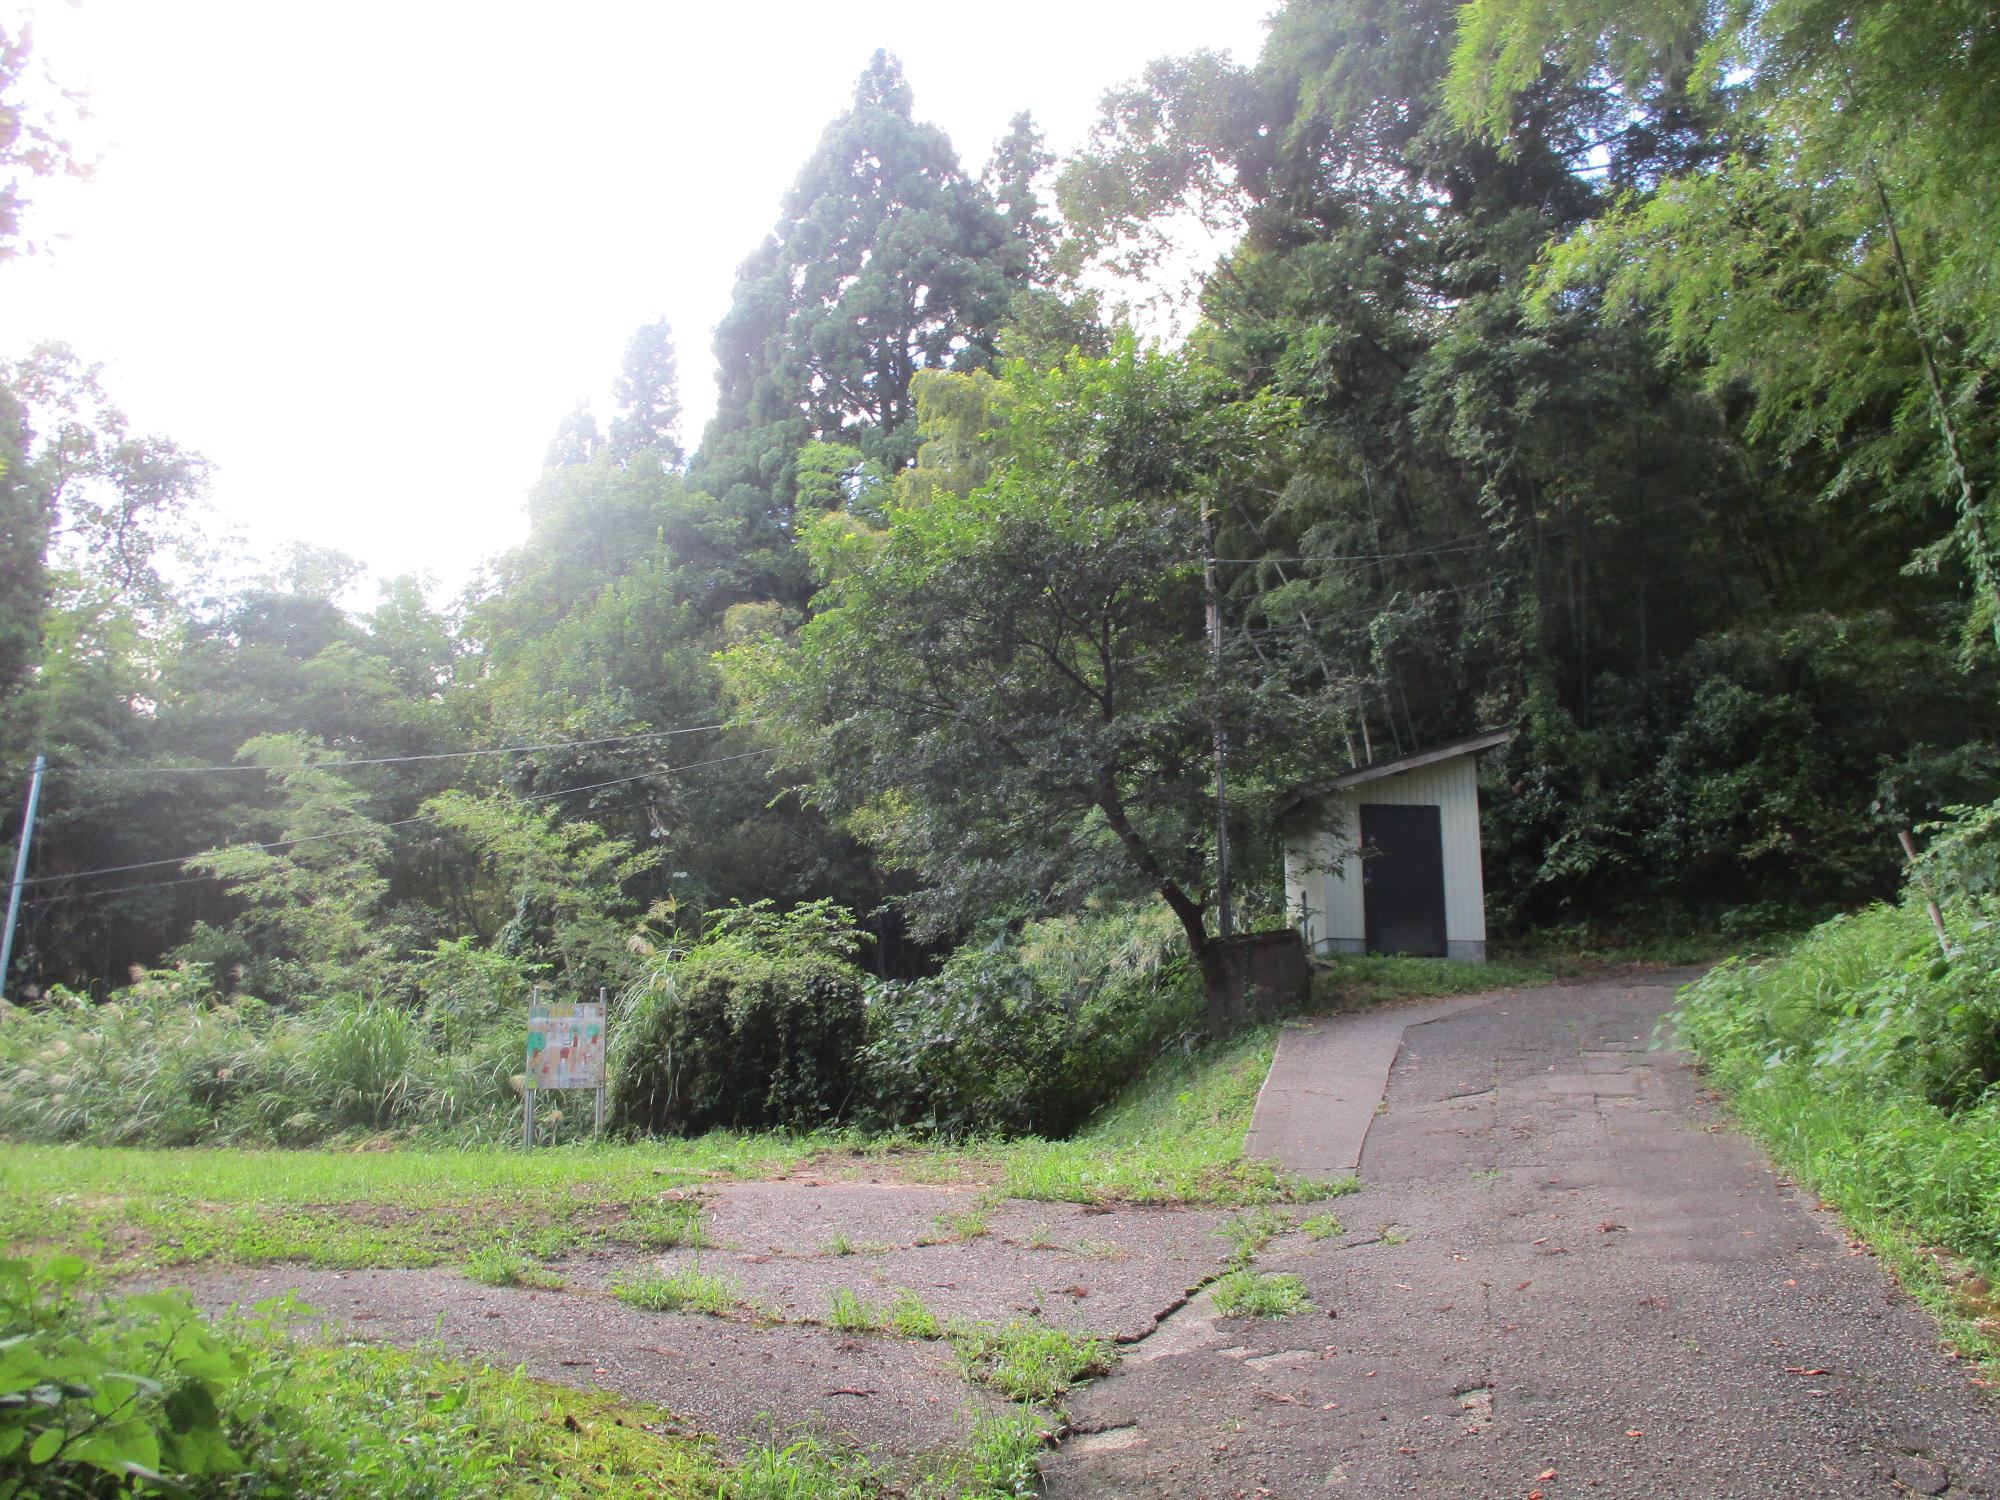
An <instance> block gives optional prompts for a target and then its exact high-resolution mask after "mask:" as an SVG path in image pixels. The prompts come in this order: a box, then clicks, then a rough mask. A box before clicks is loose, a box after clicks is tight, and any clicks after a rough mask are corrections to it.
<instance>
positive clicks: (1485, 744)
mask: <svg viewBox="0 0 2000 1500" xmlns="http://www.w3.org/2000/svg"><path fill="white" fill-rule="evenodd" d="M1512 738H1514V731H1513V730H1511V729H1485V730H1481V731H1480V732H1479V733H1478V734H1471V735H1467V736H1466V737H1465V738H1464V739H1459V740H1447V741H1446V742H1445V743H1444V744H1442V745H1432V746H1431V747H1430V748H1429V749H1428V750H1412V751H1411V752H1410V753H1409V754H1408V755H1398V756H1394V757H1392V758H1391V759H1389V760H1374V761H1370V762H1369V763H1368V764H1367V765H1365V766H1354V767H1352V768H1350V769H1348V770H1345V771H1342V772H1341V773H1340V774H1339V775H1337V776H1335V777H1333V778H1332V779H1330V780H1327V781H1322V782H1317V783H1315V784H1314V785H1312V786H1310V787H1301V788H1300V789H1299V790H1298V791H1296V792H1293V793H1292V794H1291V795H1290V796H1289V797H1287V798H1285V800H1284V801H1283V802H1281V803H1280V804H1279V805H1278V816H1279V817H1281V818H1282V817H1287V816H1289V815H1290V814H1291V813H1293V812H1295V811H1297V810H1298V808H1299V807H1300V806H1302V805H1303V804H1305V803H1308V802H1313V801H1316V800H1318V799H1319V798H1321V797H1324V796H1325V795H1326V794H1327V793H1329V792H1338V791H1344V790H1346V789H1347V788H1348V787H1351V786H1360V785H1362V784H1363V783H1364V782H1370V781H1380V780H1381V779H1382V778H1383V777H1385V776H1400V775H1401V774H1402V773H1403V772H1405V771H1414V770H1416V769H1417V767H1419V766H1431V765H1436V764H1437V763H1438V762H1439V761H1441V760H1450V759H1452V758H1453V757H1454V756H1459V755H1477V754H1478V753H1479V752H1480V751H1481V750H1491V749H1493V748H1494V747H1495V746H1497V745H1504V744H1506V743H1507V741H1509V740H1511V739H1512Z"/></svg>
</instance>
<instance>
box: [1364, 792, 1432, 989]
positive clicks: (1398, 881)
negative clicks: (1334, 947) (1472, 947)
mask: <svg viewBox="0 0 2000 1500" xmlns="http://www.w3.org/2000/svg"><path fill="white" fill-rule="evenodd" d="M1361 844H1362V856H1361V892H1362V895H1361V905H1362V912H1363V916H1364V920H1365V922H1366V924H1367V937H1368V951H1369V952H1370V953H1412V954H1416V955H1418V956H1419V957H1423V958H1443V957H1444V956H1445V935H1444V825H1443V821H1442V819H1441V818H1440V816H1439V812H1438V809H1437V808H1436V807H1431V806H1406V805H1403V804H1400V803H1388V802H1383V803H1373V804H1370V803H1363V804H1362V806H1361Z"/></svg>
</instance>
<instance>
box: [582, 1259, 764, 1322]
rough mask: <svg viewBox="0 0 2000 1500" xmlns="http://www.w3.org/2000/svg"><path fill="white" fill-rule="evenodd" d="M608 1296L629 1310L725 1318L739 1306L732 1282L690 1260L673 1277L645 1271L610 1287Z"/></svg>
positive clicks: (616, 1282)
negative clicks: (629, 1308)
mask: <svg viewBox="0 0 2000 1500" xmlns="http://www.w3.org/2000/svg"><path fill="white" fill-rule="evenodd" d="M611 1295H612V1296H614V1297H616V1298H617V1299H618V1300H619V1301H620V1302H623V1303H625V1304H626V1305H627V1306H630V1307H637V1308H643V1309H644V1310H645V1311H647V1312H690V1313H704V1314H706V1315H707V1316H709V1317H712V1318H720V1317H725V1316H727V1315H728V1314H729V1313H732V1312H734V1311H735V1310H736V1309H737V1307H738V1306H739V1305H740V1301H741V1299H740V1297H739V1295H738V1292H737V1288H736V1285H735V1284H734V1283H733V1282H728V1281H724V1280H723V1279H722V1278H721V1277H719V1276H710V1275H708V1274H706V1273H705V1272H704V1271H703V1270H702V1269H701V1266H700V1264H699V1263H698V1262H694V1261H690V1262H689V1263H688V1264H687V1265H685V1266H682V1267H681V1268H680V1269H679V1270H678V1271H675V1272H674V1273H673V1274H672V1275H665V1274H663V1273H661V1272H659V1271H645V1272H641V1273H640V1274H639V1275H637V1276H631V1277H627V1278H625V1279H623V1280H620V1281H615V1282H613V1283H612V1284H611Z"/></svg>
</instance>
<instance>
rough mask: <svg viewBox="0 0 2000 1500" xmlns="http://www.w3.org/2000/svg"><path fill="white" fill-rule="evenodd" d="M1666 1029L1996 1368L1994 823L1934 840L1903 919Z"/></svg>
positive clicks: (1978, 822) (1746, 975)
mask: <svg viewBox="0 0 2000 1500" xmlns="http://www.w3.org/2000/svg"><path fill="white" fill-rule="evenodd" d="M1933 899H1935V900H1936V901H1937V903H1938V905H1939V907H1940V909H1941V915H1942V918H1943V923H1944V928H1945V943H1941V942H1940V941H1939V936H1938V933H1937V931H1936V930H1935V928H1934V927H1933V925H1932V921H1931V918H1930V916H1929V914H1928V912H1927V910H1926V905H1927V902H1928V901H1930V900H1933ZM1946 943H1948V945H1949V951H1946ZM1675 1022H1676V1025H1677V1027H1678V1029H1679V1031H1680V1034H1681V1035H1682V1036H1683V1037H1684V1038H1685V1039H1686V1040H1687V1042H1688V1043H1689V1044H1690V1045H1692V1046H1693V1047H1694V1049H1695V1050H1696V1051H1697V1052H1698V1053H1699V1054H1700V1056H1701V1059H1702V1062H1703V1064H1704V1066H1705V1068H1706V1069H1707V1071H1708V1073H1709V1075H1710V1076H1711V1077H1712V1078H1713V1079H1715V1081H1716V1082H1717V1083H1718V1084H1720V1085H1721V1086H1722V1087H1723V1088H1724V1089H1725V1090H1726V1091H1727V1093H1728V1095H1729V1099H1730V1104H1731V1107H1732V1109H1733V1110H1734V1111H1735V1113H1736V1115H1737V1117H1738V1118H1739V1119H1741V1120H1742V1121H1743V1122H1744V1123H1745V1124H1746V1125H1747V1126H1748V1127H1749V1128H1750V1129H1751V1130H1752V1131H1754V1132H1755V1133H1756V1134H1757V1136H1758V1137H1759V1138H1760V1139H1762V1140H1763V1141H1764V1142H1765V1143H1766V1145H1768V1146H1769V1148H1770V1150H1771V1153H1772V1155H1773V1157H1775V1158H1776V1160H1777V1161H1778V1162H1779V1164H1780V1165H1781V1166H1782V1167H1783V1168H1784V1169H1785V1170H1786V1171H1788V1172H1790V1173H1792V1174H1793V1175H1794V1176H1796V1177H1797V1178H1798V1179H1799V1180H1800V1181H1801V1182H1803V1183H1805V1184H1806V1185H1807V1186H1808V1187H1810V1188H1812V1189H1813V1190H1814V1191H1815V1192H1817V1193H1818V1194H1819V1195H1820V1197H1821V1198H1822V1199H1824V1200H1825V1201H1826V1202H1828V1203H1831V1204H1833V1205H1834V1206H1835V1207H1837V1208H1839V1209H1840V1210H1841V1212H1842V1214H1843V1215H1844V1216H1845V1217H1846V1218H1847V1220H1848V1222H1849V1223H1850V1224H1852V1225H1853V1226H1854V1228H1855V1230H1856V1231H1857V1232H1858V1233H1860V1234H1863V1235H1865V1236H1866V1237H1867V1239H1868V1240H1869V1242H1870V1243H1871V1244H1873V1245H1874V1246H1876V1247H1877V1249H1879V1250H1880V1251H1881V1252H1882V1253H1883V1255H1884V1256H1885V1258H1886V1259H1888V1260H1889V1262H1890V1263H1891V1264H1892V1265H1894V1266H1895V1268H1896V1269H1897V1270H1898V1272H1899V1273H1901V1274H1902V1276H1903V1278H1904V1281H1905V1283H1906V1284H1907V1285H1909V1286H1911V1287H1912V1289H1913V1290H1915V1291H1916V1292H1917V1293H1918V1294H1919V1295H1920V1296H1922V1297H1923V1299H1924V1300H1925V1301H1926V1303H1927V1304H1929V1305H1930V1306H1931V1308H1932V1309H1933V1311H1935V1312H1937V1313H1938V1314H1939V1315H1940V1316H1941V1317H1942V1318H1943V1319H1944V1320H1945V1323H1946V1327H1947V1329H1948V1331H1949V1332H1950V1333H1951V1335H1952V1337H1953V1339H1954V1340H1955V1341H1956V1342H1957V1343H1958V1344H1959V1345H1960V1346H1961V1347H1963V1348H1965V1349H1966V1350H1967V1351H1968V1352H1977V1353H1981V1354H1983V1355H1984V1356H1986V1357H1987V1358H1989V1359H2000V1299H1996V1297H1995V1294H1994V1292H1993V1287H1994V1285H1995V1284H1996V1283H2000V808H1986V809H1983V810H1981V811H1979V812H1977V813H1973V814H1971V815H1969V816H1967V817H1966V818H1964V819H1963V820H1962V821H1960V822H1959V823H1958V824H1956V825H1955V826H1954V827H1953V828H1951V829H1950V830H1949V831H1947V832H1946V833H1945V834H1944V835H1943V836H1942V837H1940V838H1939V839H1938V840H1937V841H1936V842H1935V843H1934V844H1933V845H1932V847H1931V849H1930V851H1929V852H1928V853H1927V854H1926V855H1925V857H1924V858H1923V860H1922V861H1921V862H1920V863H1919V865H1918V866H1917V867H1916V869H1915V870H1914V871H1913V873H1912V877H1911V884H1910V889H1909V890H1908V892H1907V893H1906V894H1905V896H1904V898H1903V900H1902V901H1901V902H1900V903H1898V904H1895V905H1880V906H1875V907H1871V908H1868V909H1867V910H1864V911H1860V912H1856V913H1853V914H1851V915H1847V916H1842V917H1837V918H1835V919H1833V920H1832V921H1830V922H1828V923H1826V924H1824V925H1823V926H1821V927H1818V928H1816V929H1815V930H1813V931H1812V932H1811V933H1810V934H1808V935H1807V936H1806V937H1804V938H1803V939H1802V940H1800V942H1799V943H1798V945H1797V946H1796V948H1794V949H1793V950H1792V951H1791V952H1790V953H1789V954H1787V955H1786V956H1785V957H1783V958H1779V959H1775V960H1772V961H1769V962H1766V963H1761V964H1744V963H1728V964H1724V965H1721V966H1719V967H1718V968H1716V969H1715V970H1714V971H1713V972H1711V973H1710V974H1709V975H1708V976H1707V977H1706V978H1704V979H1702V980H1701V981H1700V982H1698V983H1696V984H1694V985H1691V986H1689V987H1688V988H1687V989H1686V990H1685V991H1683V992H1682V996H1681V1003H1680V1008H1679V1010H1678V1011H1677V1012H1676V1015H1675Z"/></svg>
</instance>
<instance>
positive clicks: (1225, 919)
mask: <svg viewBox="0 0 2000 1500" xmlns="http://www.w3.org/2000/svg"><path fill="white" fill-rule="evenodd" d="M1201 577H1202V583H1203V586H1204V589H1205V591H1206V593H1207V595H1208V661H1209V666H1210V667H1211V668H1212V670H1213V676H1214V682H1213V687H1214V689H1215V690H1216V691H1218V692H1219V691H1220V690H1221V687H1222V595H1221V593H1220V591H1219V590H1218V589H1217V587H1216V581H1215V512H1214V511H1212V510H1210V509H1209V508H1208V500H1207V498H1206V497H1204V498H1203V500H1202V502H1201ZM1215 927H1216V936H1217V937H1228V936H1229V935H1230V933H1231V932H1232V931H1233V930H1234V928H1235V922H1234V920H1233V919H1232V917H1231V914H1230V910H1229V736H1228V734H1227V733H1226V732H1225V731H1224V729H1223V727H1222V708H1221V705H1220V704H1217V706H1216V710H1215Z"/></svg>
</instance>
